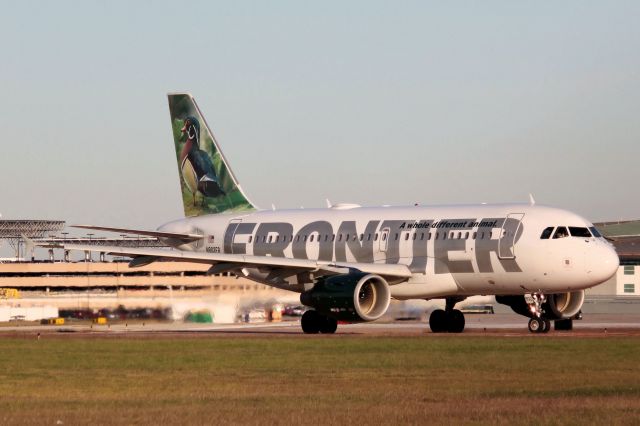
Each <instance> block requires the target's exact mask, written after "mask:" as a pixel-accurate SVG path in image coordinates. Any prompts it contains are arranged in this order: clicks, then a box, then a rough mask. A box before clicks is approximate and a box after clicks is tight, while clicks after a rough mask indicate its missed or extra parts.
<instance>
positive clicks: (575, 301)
mask: <svg viewBox="0 0 640 426" xmlns="http://www.w3.org/2000/svg"><path fill="white" fill-rule="evenodd" d="M496 302H498V303H501V304H503V305H507V306H509V307H511V309H513V311H514V312H515V313H517V314H520V315H524V316H525V317H529V318H533V316H534V315H533V314H532V313H531V309H530V307H529V304H527V302H526V300H525V297H524V296H496ZM583 303H584V290H578V291H572V292H568V293H557V294H548V295H547V300H546V301H545V302H544V303H543V304H542V309H543V311H544V313H543V314H542V317H543V318H545V319H548V320H560V319H568V318H573V317H574V316H576V315H577V314H578V312H580V308H582V304H583Z"/></svg>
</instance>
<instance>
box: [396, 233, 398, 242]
mask: <svg viewBox="0 0 640 426" xmlns="http://www.w3.org/2000/svg"><path fill="white" fill-rule="evenodd" d="M396 241H398V233H396Z"/></svg>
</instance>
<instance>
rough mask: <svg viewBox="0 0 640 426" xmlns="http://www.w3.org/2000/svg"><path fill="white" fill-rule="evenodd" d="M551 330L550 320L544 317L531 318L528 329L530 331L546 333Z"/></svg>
mask: <svg viewBox="0 0 640 426" xmlns="http://www.w3.org/2000/svg"><path fill="white" fill-rule="evenodd" d="M549 330H551V321H549V320H548V319H544V318H531V319H530V320H529V331H530V332H532V333H548V332H549Z"/></svg>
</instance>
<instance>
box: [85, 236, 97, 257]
mask: <svg viewBox="0 0 640 426" xmlns="http://www.w3.org/2000/svg"><path fill="white" fill-rule="evenodd" d="M87 235H88V236H89V245H91V237H93V236H94V235H95V234H93V233H91V232H90V233H88V234H87ZM89 262H93V259H92V258H91V252H89Z"/></svg>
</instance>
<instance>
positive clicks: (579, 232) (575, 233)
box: [569, 226, 591, 238]
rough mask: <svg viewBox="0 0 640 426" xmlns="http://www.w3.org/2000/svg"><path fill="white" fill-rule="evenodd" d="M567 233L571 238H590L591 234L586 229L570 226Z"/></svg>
mask: <svg viewBox="0 0 640 426" xmlns="http://www.w3.org/2000/svg"><path fill="white" fill-rule="evenodd" d="M569 233H570V234H571V236H572V237H581V238H591V232H589V230H588V229H587V228H582V227H578V226H570V227H569Z"/></svg>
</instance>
